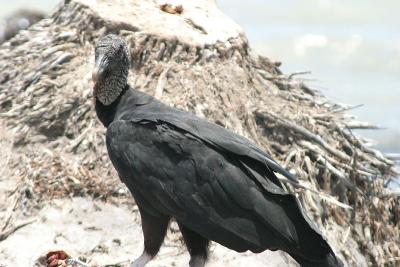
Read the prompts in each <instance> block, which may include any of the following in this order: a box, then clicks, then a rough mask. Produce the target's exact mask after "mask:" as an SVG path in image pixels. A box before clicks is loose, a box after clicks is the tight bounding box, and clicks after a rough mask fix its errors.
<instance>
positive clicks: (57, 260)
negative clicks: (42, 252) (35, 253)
mask: <svg viewBox="0 0 400 267" xmlns="http://www.w3.org/2000/svg"><path fill="white" fill-rule="evenodd" d="M68 258H69V255H68V254H67V253H66V252H65V251H63V250H56V251H50V252H49V253H47V255H46V260H47V267H64V266H67V264H66V262H65V260H66V259H68Z"/></svg>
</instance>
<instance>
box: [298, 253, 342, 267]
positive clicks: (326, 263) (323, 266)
mask: <svg viewBox="0 0 400 267" xmlns="http://www.w3.org/2000/svg"><path fill="white" fill-rule="evenodd" d="M290 255H291V256H292V257H293V258H294V259H295V260H296V261H297V262H298V263H299V264H300V266H301V267H343V263H342V261H341V260H340V259H338V258H337V257H336V255H335V253H333V251H330V252H329V253H328V254H326V256H325V258H323V259H321V260H320V261H318V262H314V261H310V260H307V259H305V258H303V257H301V256H298V255H295V254H292V253H290Z"/></svg>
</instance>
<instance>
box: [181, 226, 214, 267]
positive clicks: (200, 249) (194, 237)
mask: <svg viewBox="0 0 400 267" xmlns="http://www.w3.org/2000/svg"><path fill="white" fill-rule="evenodd" d="M178 225H179V229H180V230H181V233H182V236H183V239H184V240H185V244H186V247H187V249H188V251H189V254H190V261H189V266H190V267H204V265H205V263H206V260H207V256H208V245H209V240H208V239H206V238H204V237H202V236H201V235H199V234H198V233H196V232H193V231H192V230H190V229H188V228H187V227H185V226H184V225H183V224H181V223H179V222H178Z"/></svg>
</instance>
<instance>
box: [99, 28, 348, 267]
mask: <svg viewBox="0 0 400 267" xmlns="http://www.w3.org/2000/svg"><path fill="white" fill-rule="evenodd" d="M129 67H130V54H129V50H128V47H127V45H126V43H125V41H124V40H123V39H121V38H120V37H118V36H116V35H113V34H109V35H106V36H105V37H102V38H100V40H99V41H98V42H97V44H96V47H95V68H94V70H93V75H92V78H93V81H94V84H95V85H94V92H93V93H94V97H95V109H96V113H97V116H98V117H99V119H100V120H101V122H102V123H103V124H104V126H105V127H107V133H106V144H107V150H108V154H109V156H110V159H111V162H112V164H113V165H114V167H115V169H116V170H117V172H118V174H119V176H120V179H121V180H122V181H123V182H124V183H125V184H126V185H127V187H128V188H129V190H130V191H131V193H132V195H133V197H134V198H135V201H136V203H137V205H138V207H139V211H140V215H141V220H142V229H143V235H144V251H143V254H142V255H141V256H140V257H139V258H138V259H137V260H135V261H134V262H133V263H132V265H131V267H133V266H144V265H145V264H146V263H147V262H148V261H150V260H151V259H152V258H153V257H154V256H155V255H156V254H157V252H158V250H159V248H160V246H161V244H162V242H163V239H164V237H165V233H166V230H167V227H168V224H169V221H170V219H171V218H174V219H175V220H176V221H177V223H178V226H179V228H180V231H181V233H182V235H183V239H184V241H185V244H186V246H187V248H188V251H189V253H190V256H191V258H190V262H189V265H190V266H191V267H202V266H204V265H205V262H206V259H207V254H208V245H209V240H212V241H215V242H217V243H219V244H221V245H223V246H225V247H227V248H230V249H233V250H235V251H238V252H244V251H247V250H250V251H252V252H255V253H259V252H262V251H264V250H267V249H269V250H283V251H285V252H287V253H288V254H290V255H291V256H292V257H293V258H294V259H295V260H296V261H297V262H298V263H299V264H300V265H301V266H342V263H341V262H340V260H339V259H338V258H337V257H336V256H335V254H334V252H333V251H332V249H331V247H330V246H329V244H328V243H327V242H326V241H325V240H324V238H323V237H322V236H321V234H320V232H319V231H318V230H317V229H316V227H315V226H314V224H313V223H312V222H311V220H310V219H309V218H308V217H307V215H306V214H305V213H304V211H303V209H302V208H301V206H300V204H299V202H298V200H297V199H296V197H295V196H293V195H292V194H290V193H288V192H287V191H286V190H285V189H284V187H283V186H282V184H281V182H280V181H279V179H278V178H277V177H276V176H275V174H274V173H275V172H277V173H280V174H282V175H284V176H286V177H287V178H289V179H292V180H294V181H297V180H296V179H295V178H294V177H293V176H292V175H291V174H290V173H289V172H287V171H286V170H285V169H283V168H282V167H281V166H279V165H278V164H277V163H276V162H275V161H274V160H273V159H272V158H271V157H270V156H269V155H268V154H267V153H265V152H264V151H263V150H262V149H261V148H259V147H257V146H256V145H254V144H253V143H251V142H250V141H249V140H247V139H246V138H244V137H242V136H240V135H237V134H235V133H233V132H232V131H229V130H227V129H225V128H223V127H221V126H219V125H217V124H214V123H211V122H209V121H207V120H205V119H201V118H198V117H196V116H195V115H193V114H191V113H188V112H185V111H181V110H178V109H175V108H172V107H170V106H168V105H166V104H163V103H162V102H160V101H158V100H157V99H155V98H153V97H152V96H150V95H148V94H145V93H143V92H140V91H138V90H135V89H134V88H131V87H130V86H129V85H128V83H127V77H128V72H129Z"/></svg>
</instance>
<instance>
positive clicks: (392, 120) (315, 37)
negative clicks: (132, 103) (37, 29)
mask: <svg viewBox="0 0 400 267" xmlns="http://www.w3.org/2000/svg"><path fill="white" fill-rule="evenodd" d="M166 2H168V1H166ZM57 3H58V1H54V0H53V1H52V0H35V1H29V0H13V1H9V0H0V18H1V17H4V16H6V15H7V14H9V13H10V12H11V11H13V10H15V9H17V8H22V7H24V8H32V9H35V10H43V11H45V12H50V11H51V10H52V9H54V7H55V6H56V4H57ZM218 4H219V7H220V8H221V9H222V10H223V11H224V12H225V13H226V14H227V15H229V16H230V17H232V18H233V19H234V20H235V21H236V22H237V23H238V24H240V25H241V26H242V27H243V28H244V30H245V32H246V33H247V36H248V38H249V39H250V42H251V45H252V47H253V48H254V49H255V50H256V51H257V52H259V53H260V54H263V55H265V56H267V57H269V58H271V59H273V60H276V61H281V62H283V65H282V69H283V71H285V72H287V73H289V72H297V71H311V72H312V74H311V75H308V76H306V77H305V78H308V79H310V81H309V84H310V85H311V86H313V87H314V88H317V89H319V90H321V91H322V92H323V93H324V94H325V95H327V96H329V97H330V98H331V99H332V100H334V101H336V102H340V103H347V104H351V105H359V104H363V106H362V107H360V108H357V109H355V110H352V111H351V113H352V114H354V115H356V116H357V117H358V118H359V119H360V120H363V121H369V122H372V123H375V124H378V125H380V126H381V127H383V129H381V130H373V131H371V130H368V131H366V130H364V131H358V132H357V133H358V134H361V135H363V136H365V137H368V138H371V139H373V140H375V142H376V146H377V147H378V148H379V149H381V150H382V151H384V152H387V153H400V104H399V103H400V30H399V29H400V17H399V15H398V12H399V10H400V1H398V0H385V1H376V0H352V1H348V0H280V1H272V0H246V1H243V0H219V1H218Z"/></svg>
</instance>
